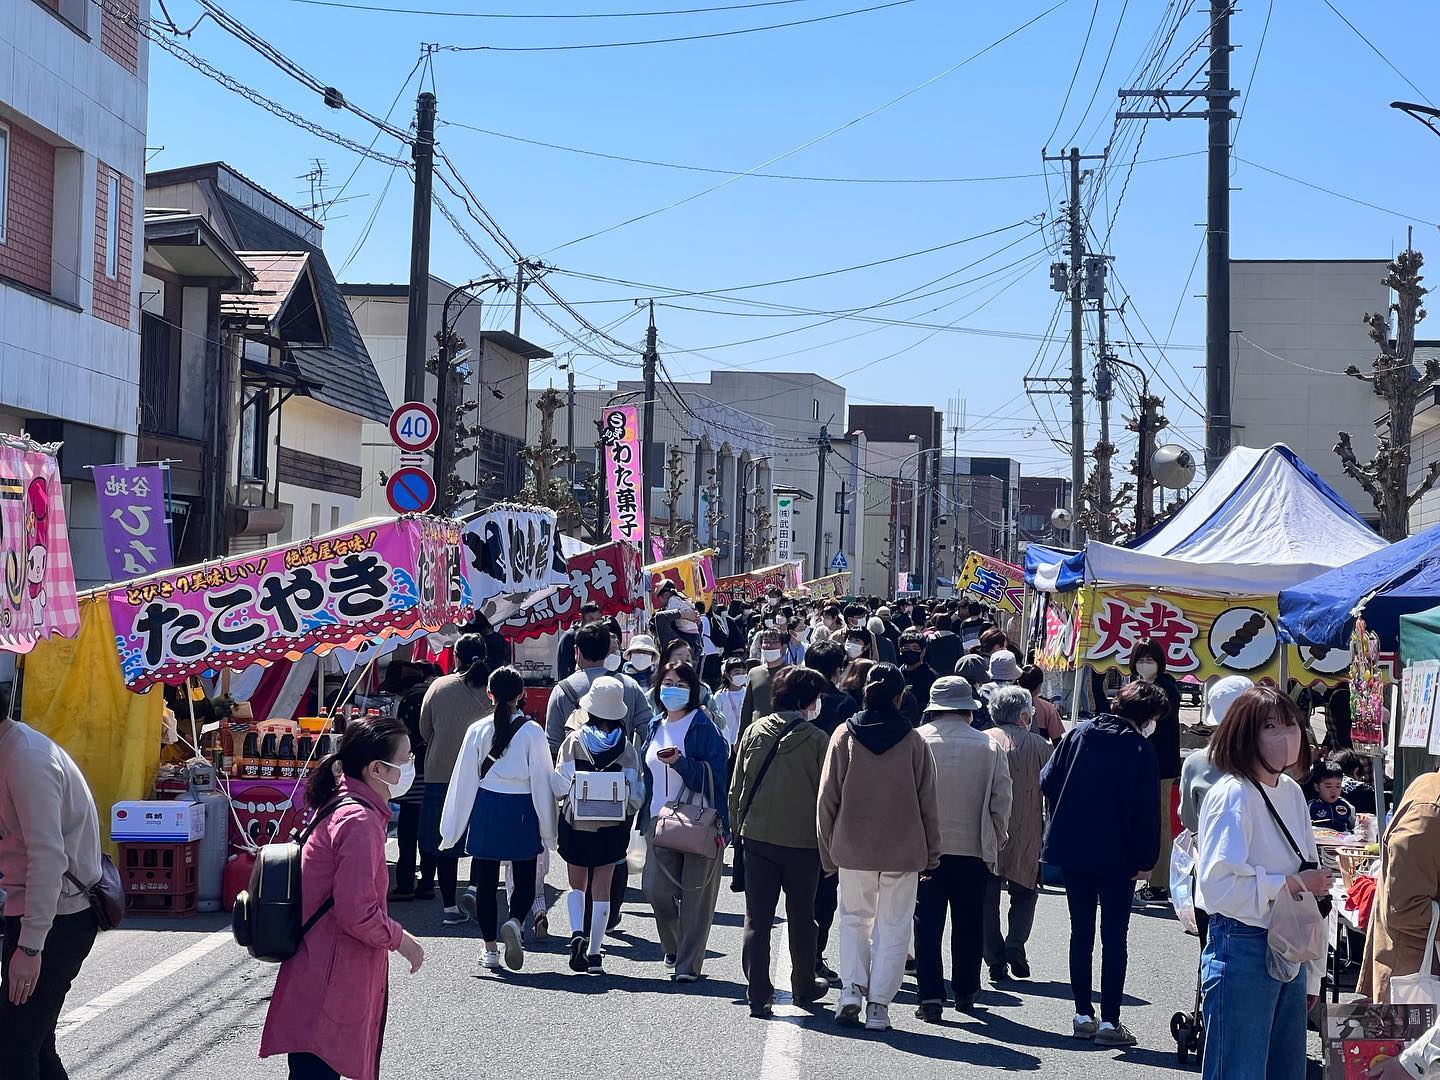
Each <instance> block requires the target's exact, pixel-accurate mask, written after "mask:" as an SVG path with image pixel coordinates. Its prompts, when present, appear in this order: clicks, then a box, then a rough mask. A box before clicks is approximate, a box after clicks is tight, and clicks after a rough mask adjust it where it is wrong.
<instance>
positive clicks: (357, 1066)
mask: <svg viewBox="0 0 1440 1080" xmlns="http://www.w3.org/2000/svg"><path fill="white" fill-rule="evenodd" d="M414 778H415V763H414V762H413V761H412V760H411V758H410V736H409V734H408V733H407V732H406V730H405V725H404V724H402V723H401V722H400V721H399V720H388V719H379V718H376V719H365V720H352V721H351V722H350V723H349V725H348V726H347V727H346V729H345V734H344V736H342V737H341V739H340V748H339V749H338V750H337V751H336V752H335V753H333V754H330V755H328V756H326V757H324V758H322V759H321V760H320V762H319V764H317V765H316V767H315V770H314V771H313V772H312V773H311V774H310V779H309V781H308V783H307V785H306V789H305V802H306V804H307V805H308V806H309V807H310V809H311V810H313V811H315V812H316V813H317V814H319V815H321V817H320V820H319V823H318V824H317V825H316V826H315V827H314V831H313V832H312V833H311V835H310V837H309V839H308V840H307V841H306V843H305V845H304V846H303V847H302V848H301V850H300V881H301V884H302V886H303V892H302V894H301V896H302V900H303V903H304V906H303V911H302V914H303V915H304V917H305V918H306V919H310V918H313V917H314V915H315V913H316V911H318V910H319V908H320V906H321V904H323V903H325V902H326V901H327V899H328V898H331V897H333V898H334V901H335V903H334V906H333V907H332V908H331V909H330V910H329V911H328V912H326V913H325V914H324V915H322V916H321V917H320V918H319V919H317V920H316V921H315V924H314V925H313V926H311V927H310V929H309V931H308V932H307V933H306V934H305V936H304V937H303V938H302V939H301V942H300V949H299V951H298V952H297V953H296V954H295V955H294V956H292V957H291V958H290V959H289V960H286V961H285V962H284V963H283V964H281V965H280V973H279V976H278V977H277V978H276V980H275V992H274V993H273V994H272V995H271V998H270V1007H269V1009H268V1010H267V1012H266V1014H265V1031H264V1034H263V1035H261V1037H260V1056H261V1057H272V1056H274V1055H276V1054H287V1055H288V1056H289V1065H290V1076H291V1077H296V1078H304V1080H308V1078H315V1080H339V1078H340V1077H341V1076H342V1075H344V1076H350V1077H355V1078H357V1080H375V1078H376V1077H378V1076H379V1075H380V1035H381V1032H382V1031H383V1030H384V1028H385V1005H386V1000H387V994H388V990H387V986H388V982H389V967H390V965H389V954H390V953H391V952H398V953H399V954H400V955H401V956H403V957H404V958H405V959H406V960H408V961H409V962H410V971H411V973H412V974H413V973H415V972H417V971H419V970H420V965H421V964H422V963H423V962H424V960H425V950H424V949H423V948H421V946H420V943H419V942H418V941H416V940H415V939H414V938H413V937H412V936H411V935H410V933H409V932H408V931H407V930H405V928H404V927H402V926H401V925H400V924H399V923H397V922H396V921H395V920H394V919H392V918H390V917H389V916H388V915H387V914H386V913H385V886H386V883H387V879H388V876H389V872H388V871H387V869H386V867H385V832H386V829H387V827H388V825H389V821H390V801H391V800H392V799H396V798H398V797H400V796H401V795H403V794H404V793H405V792H406V790H408V788H409V786H410V783H411V781H413V780H414Z"/></svg>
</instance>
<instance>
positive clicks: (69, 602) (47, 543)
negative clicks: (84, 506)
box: [0, 436, 80, 653]
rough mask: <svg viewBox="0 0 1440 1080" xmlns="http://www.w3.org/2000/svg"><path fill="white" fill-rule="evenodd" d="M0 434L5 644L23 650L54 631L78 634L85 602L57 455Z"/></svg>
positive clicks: (1, 627) (0, 606) (0, 618)
mask: <svg viewBox="0 0 1440 1080" xmlns="http://www.w3.org/2000/svg"><path fill="white" fill-rule="evenodd" d="M0 439H3V441H0V561H3V563H4V586H5V587H4V588H3V589H0V650H4V651H6V652H18V653H23V652H29V651H30V650H31V649H32V648H34V646H35V643H36V642H37V641H41V640H43V639H44V638H47V637H49V636H50V635H51V634H59V635H60V636H62V637H74V636H75V634H76V633H77V632H78V631H79V629H80V608H79V605H78V604H77V602H76V599H75V570H74V567H73V566H72V565H71V562H70V540H69V535H68V533H67V532H66V529H65V497H64V494H63V492H62V491H61V488H60V470H59V467H58V466H57V465H56V463H55V455H54V453H53V452H50V451H48V450H47V449H45V448H42V447H40V445H39V444H37V443H33V442H30V441H29V440H24V441H21V440H19V439H16V438H15V437H14V436H3V437H0Z"/></svg>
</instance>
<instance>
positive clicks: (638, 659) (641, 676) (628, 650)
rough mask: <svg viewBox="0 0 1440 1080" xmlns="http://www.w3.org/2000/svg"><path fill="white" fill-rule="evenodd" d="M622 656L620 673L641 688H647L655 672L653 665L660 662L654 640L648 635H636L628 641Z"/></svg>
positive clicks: (658, 651)
mask: <svg viewBox="0 0 1440 1080" xmlns="http://www.w3.org/2000/svg"><path fill="white" fill-rule="evenodd" d="M622 656H623V657H624V663H622V664H621V665H620V670H621V672H622V673H624V674H626V675H629V676H630V677H631V678H632V679H634V680H635V681H636V682H638V683H639V684H640V685H641V686H648V685H649V683H650V679H651V677H652V676H653V674H654V672H655V665H656V663H658V662H659V660H660V650H659V649H657V648H656V647H655V639H654V638H652V637H651V636H650V635H649V634H636V635H635V636H634V637H632V638H631V639H630V644H629V645H627V646H626V647H625V651H624V653H623V654H622Z"/></svg>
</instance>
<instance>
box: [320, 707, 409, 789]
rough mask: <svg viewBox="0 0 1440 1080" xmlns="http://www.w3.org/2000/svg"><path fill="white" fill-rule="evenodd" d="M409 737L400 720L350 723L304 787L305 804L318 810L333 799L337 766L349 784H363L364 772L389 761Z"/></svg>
mask: <svg viewBox="0 0 1440 1080" xmlns="http://www.w3.org/2000/svg"><path fill="white" fill-rule="evenodd" d="M409 737H410V733H409V732H408V731H407V730H406V729H405V725H404V724H402V723H401V722H400V721H399V720H392V719H390V718H389V717H367V718H364V719H359V720H351V721H350V723H348V724H346V725H345V734H344V735H342V736H341V737H340V748H339V749H338V750H336V751H335V752H334V753H333V754H326V755H325V756H324V757H323V758H321V759H320V761H319V763H318V764H317V765H316V766H315V770H314V771H313V772H312V773H311V774H310V779H309V780H308V781H307V782H306V784H305V802H306V804H307V805H308V806H309V807H310V809H312V810H319V809H320V808H321V807H322V806H324V805H325V804H326V803H328V802H329V801H330V800H331V799H333V798H334V797H335V792H336V791H337V790H338V788H339V783H338V781H337V780H336V778H335V766H336V765H337V764H338V765H339V766H340V768H341V769H342V770H343V771H344V773H345V775H346V776H348V777H350V778H351V779H352V780H363V779H364V776H365V769H366V768H367V767H368V766H369V764H370V763H371V762H372V761H389V760H390V758H391V756H392V755H393V754H394V753H395V747H396V746H398V745H399V743H400V740H401V739H408V738H409Z"/></svg>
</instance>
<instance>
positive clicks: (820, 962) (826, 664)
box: [805, 641, 860, 986]
mask: <svg viewBox="0 0 1440 1080" xmlns="http://www.w3.org/2000/svg"><path fill="white" fill-rule="evenodd" d="M849 663H850V658H849V657H847V656H846V655H845V647H844V646H843V645H841V644H840V642H838V641H821V642H819V643H817V644H815V645H811V646H810V648H809V649H807V650H806V651H805V666H806V667H808V668H814V669H815V670H816V671H818V672H819V673H820V674H821V675H824V676H825V678H826V680H828V681H829V683H830V689H828V690H826V691H825V693H823V694H821V695H820V715H819V716H818V717H816V718H815V726H816V727H818V728H819V729H820V730H821V731H823V732H825V735H826V737H827V738H828V737H830V736H831V735H834V734H835V729H836V728H838V727H839V726H840V725H841V724H843V723H845V721H846V720H849V719H850V717H852V716H854V715H855V714H856V713H857V712H859V711H860V703H859V702H858V701H856V700H855V699H854V698H853V697H851V696H850V695H849V694H847V693H846V692H845V691H844V690H841V689H840V688H839V687H838V686H836V685H835V680H837V679H838V678H840V676H841V674H842V673H843V672H844V671H845V668H846V666H847V665H848V664H849ZM839 884H840V878H839V877H838V876H837V875H834V874H831V875H828V876H827V875H824V874H822V875H821V876H820V884H819V886H817V887H816V889H815V974H816V976H818V977H819V978H822V979H825V980H826V981H827V982H829V983H830V984H831V985H832V986H839V985H840V975H839V973H838V972H836V971H835V969H834V968H832V967H831V966H830V965H829V964H827V963H826V962H825V943H826V942H827V941H829V940H830V927H831V926H832V925H834V922H835V909H836V908H837V907H838V906H839V902H840V895H839Z"/></svg>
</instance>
